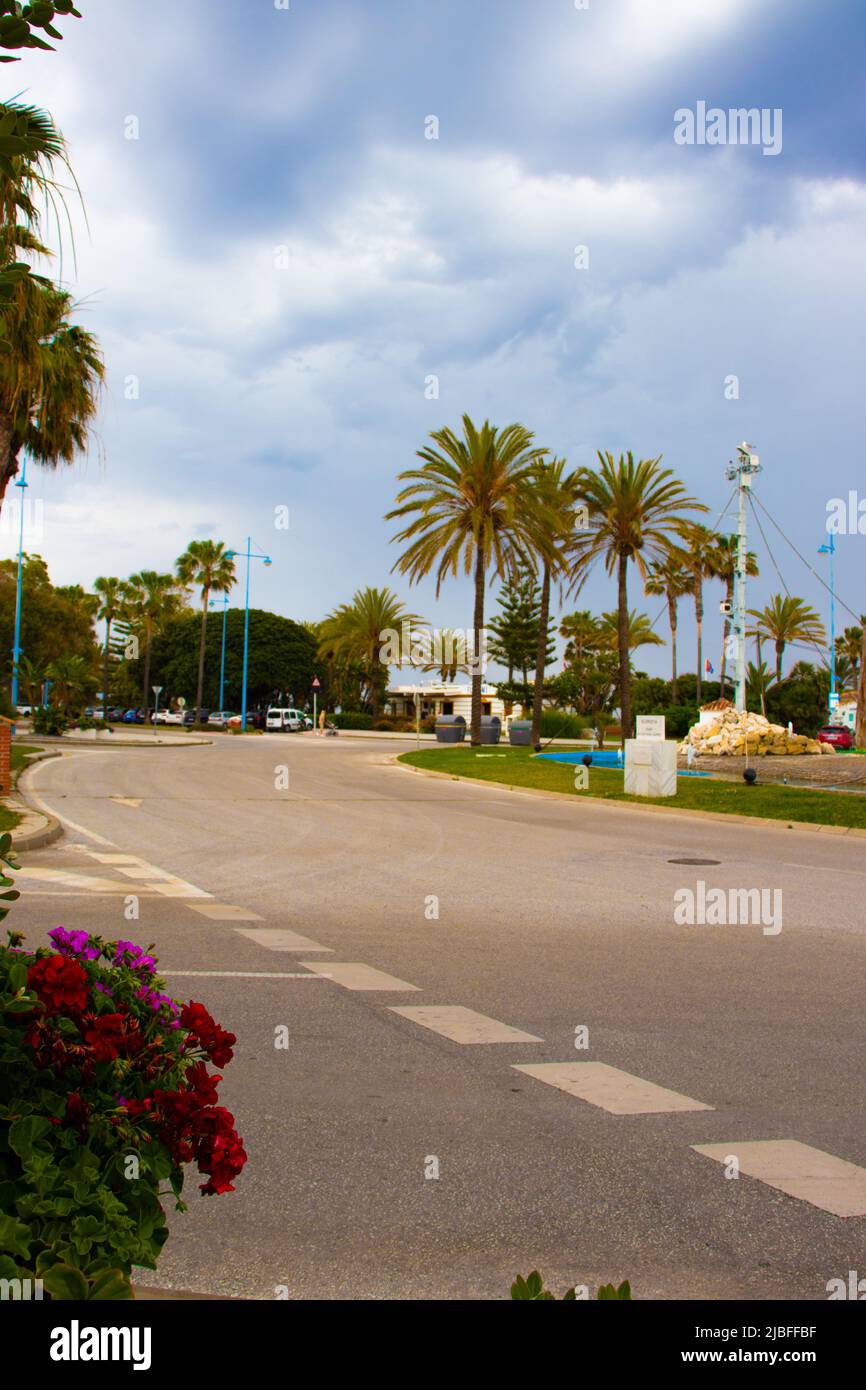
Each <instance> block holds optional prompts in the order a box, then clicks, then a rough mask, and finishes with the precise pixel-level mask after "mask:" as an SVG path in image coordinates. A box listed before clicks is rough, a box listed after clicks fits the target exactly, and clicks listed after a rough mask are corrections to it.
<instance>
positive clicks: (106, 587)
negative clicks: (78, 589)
mask: <svg viewBox="0 0 866 1390" xmlns="http://www.w3.org/2000/svg"><path fill="white" fill-rule="evenodd" d="M93 588H94V590H95V591H96V595H97V597H98V599H99V608H98V610H97V613H96V617H97V620H98V621H99V622H100V623H105V649H104V652H103V659H102V716H103V719H105V720H107V719H108V693H109V692H108V687H109V684H110V672H111V629H112V627H113V626H114V620H115V618H117V617H119V616H120V612H121V609H122V608H123V601H124V593H125V586H124V583H123V580H122V579H115V578H114V576H112V575H100V576H99V578H98V579H95V580H94V581H93Z"/></svg>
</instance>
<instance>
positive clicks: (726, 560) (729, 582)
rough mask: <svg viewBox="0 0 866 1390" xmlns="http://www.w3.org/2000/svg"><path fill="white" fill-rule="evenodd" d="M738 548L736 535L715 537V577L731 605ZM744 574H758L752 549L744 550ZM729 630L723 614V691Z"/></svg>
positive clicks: (728, 624)
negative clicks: (723, 587) (720, 583)
mask: <svg viewBox="0 0 866 1390" xmlns="http://www.w3.org/2000/svg"><path fill="white" fill-rule="evenodd" d="M738 549H739V537H738V536H718V537H717V538H716V565H715V577H716V579H721V581H722V583H723V584H724V586H725V599H726V601H727V603H728V605H729V607H731V606H732V605H733V602H734V580H735V578H736V573H737V553H738ZM746 574H747V575H748V576H749V578H750V579H754V578H755V577H756V576H757V574H758V557H757V556H756V555H755V553H754V551H752V550H748V551H747V552H746ZM730 630H731V620H730V618H729V617H728V616H727V614H726V615H725V622H724V630H723V632H722V665H721V670H720V674H719V682H720V691H721V694H722V695H724V693H725V670H726V668H727V664H728V633H729V632H730Z"/></svg>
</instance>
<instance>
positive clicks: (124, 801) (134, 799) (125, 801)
mask: <svg viewBox="0 0 866 1390" xmlns="http://www.w3.org/2000/svg"><path fill="white" fill-rule="evenodd" d="M108 799H109V801H113V802H114V803H115V805H116V806H131V807H132V809H133V811H137V810H138V808H139V806H140V805H141V797H140V796H110V797H109V798H108Z"/></svg>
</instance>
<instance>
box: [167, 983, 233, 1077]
mask: <svg viewBox="0 0 866 1390" xmlns="http://www.w3.org/2000/svg"><path fill="white" fill-rule="evenodd" d="M180 1024H181V1027H182V1028H185V1029H186V1030H187V1032H188V1033H191V1034H192V1036H193V1038H195V1040H196V1041H197V1042H198V1043H199V1045H200V1046H201V1048H202V1050H203V1051H204V1052H206V1053H207V1055H208V1056H209V1057H210V1059H211V1061H212V1062H213V1064H214V1066H215V1067H227V1066H228V1064H229V1062H230V1061H231V1060H232V1057H233V1056H234V1052H233V1051H232V1049H233V1047H234V1045H235V1043H236V1042H237V1037H236V1036H235V1034H234V1033H227V1032H226V1031H225V1029H224V1028H220V1026H219V1024H218V1023H215V1022H214V1020H213V1019H212V1018H211V1016H210V1014H209V1013H208V1011H207V1009H206V1008H205V1006H204V1004H197V1003H196V1002H195V1000H193V999H191V1000H190V1002H189V1003H188V1004H184V1006H183V1008H182V1009H181V1011H180Z"/></svg>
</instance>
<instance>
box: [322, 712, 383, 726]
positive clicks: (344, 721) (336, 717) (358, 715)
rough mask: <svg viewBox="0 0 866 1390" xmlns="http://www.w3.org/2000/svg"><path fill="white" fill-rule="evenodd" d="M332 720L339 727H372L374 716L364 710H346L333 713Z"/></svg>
mask: <svg viewBox="0 0 866 1390" xmlns="http://www.w3.org/2000/svg"><path fill="white" fill-rule="evenodd" d="M331 722H332V723H333V724H335V725H336V726H337V728H338V729H372V727H373V716H372V714H364V713H363V711H362V710H344V711H343V713H342V714H332V715H331Z"/></svg>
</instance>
